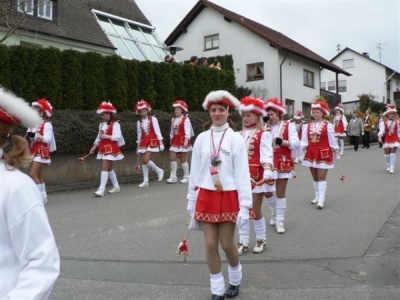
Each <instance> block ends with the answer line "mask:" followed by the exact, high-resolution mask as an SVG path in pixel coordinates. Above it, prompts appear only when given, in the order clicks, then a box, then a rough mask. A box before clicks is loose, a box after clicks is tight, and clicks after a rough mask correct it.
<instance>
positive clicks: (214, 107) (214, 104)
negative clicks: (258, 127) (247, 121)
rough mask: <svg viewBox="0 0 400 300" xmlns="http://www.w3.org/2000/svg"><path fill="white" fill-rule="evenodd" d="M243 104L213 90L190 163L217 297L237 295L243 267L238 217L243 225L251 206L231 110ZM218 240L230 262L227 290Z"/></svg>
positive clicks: (191, 199)
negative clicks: (203, 128) (238, 246)
mask: <svg viewBox="0 0 400 300" xmlns="http://www.w3.org/2000/svg"><path fill="white" fill-rule="evenodd" d="M239 105H240V102H239V100H238V99H236V98H235V97H234V96H232V95H231V94H230V93H229V92H227V91H213V92H210V93H209V94H208V95H207V96H206V98H205V100H204V102H203V108H204V109H205V110H208V112H209V115H210V118H211V121H210V122H209V123H208V125H209V126H208V128H207V129H208V130H206V131H204V132H202V133H200V134H199V136H198V137H197V139H196V142H195V143H194V145H193V153H192V162H191V166H192V170H196V172H191V173H190V178H189V190H188V196H187V198H188V205H187V210H188V211H189V213H190V215H191V216H192V218H194V219H195V220H197V221H199V222H200V223H201V226H202V230H203V234H204V240H205V248H206V260H207V265H208V269H209V271H210V284H211V293H212V297H211V299H214V300H219V299H225V297H226V298H235V297H236V296H237V295H238V294H239V285H240V283H241V279H242V266H241V264H240V261H239V254H238V251H237V249H236V246H235V242H234V234H235V222H236V224H237V225H238V227H239V229H240V228H241V227H242V226H244V224H246V223H248V222H249V218H250V216H249V209H250V208H251V205H252V198H251V184H250V174H249V165H248V159H247V149H246V145H245V142H244V140H243V138H242V136H241V135H240V134H239V133H237V132H234V131H233V129H232V128H231V126H233V123H232V120H230V113H231V110H234V109H238V108H239ZM219 245H221V246H222V249H223V251H224V252H225V255H226V259H227V261H228V274H229V287H228V289H227V290H226V292H225V280H224V277H223V275H222V271H221V257H220V255H219V250H218V249H219Z"/></svg>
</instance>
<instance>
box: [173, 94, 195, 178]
mask: <svg viewBox="0 0 400 300" xmlns="http://www.w3.org/2000/svg"><path fill="white" fill-rule="evenodd" d="M172 107H173V108H174V113H175V117H174V118H172V120H171V131H170V134H169V136H170V139H171V147H170V148H169V159H170V161H171V172H170V176H169V178H168V179H167V182H168V183H176V182H177V181H178V178H177V176H176V171H177V169H178V162H177V159H178V156H179V159H180V161H181V167H182V169H183V179H182V180H181V183H188V182H189V164H188V162H187V158H186V154H187V153H188V152H190V151H192V145H191V143H190V138H191V137H193V136H194V133H193V128H192V124H191V123H190V120H189V117H188V116H187V115H185V114H186V113H187V112H188V110H189V108H188V106H187V104H186V102H185V101H183V100H176V101H175V102H174V103H173V104H172Z"/></svg>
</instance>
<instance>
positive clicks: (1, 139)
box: [0, 121, 31, 169]
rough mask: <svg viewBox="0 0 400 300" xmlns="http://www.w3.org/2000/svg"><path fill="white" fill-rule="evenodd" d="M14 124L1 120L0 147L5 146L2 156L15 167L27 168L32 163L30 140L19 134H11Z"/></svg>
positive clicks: (11, 166) (10, 165)
mask: <svg viewBox="0 0 400 300" xmlns="http://www.w3.org/2000/svg"><path fill="white" fill-rule="evenodd" d="M11 133H12V126H11V125H9V124H7V123H5V122H3V121H0V148H3V151H4V154H3V157H1V158H2V159H3V160H4V161H5V162H6V164H7V165H8V166H9V167H10V168H9V169H14V168H20V167H22V168H26V167H29V165H30V163H31V154H30V152H29V147H28V142H27V141H26V140H25V139H24V138H22V137H20V136H17V135H11Z"/></svg>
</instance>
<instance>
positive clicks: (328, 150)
mask: <svg viewBox="0 0 400 300" xmlns="http://www.w3.org/2000/svg"><path fill="white" fill-rule="evenodd" d="M311 109H312V112H311V113H312V116H313V118H314V120H313V122H311V123H309V124H307V125H306V128H305V130H304V132H303V138H302V140H301V147H302V148H303V149H304V151H305V152H306V154H305V156H304V161H303V166H305V167H309V168H310V172H311V176H312V178H313V186H314V192H315V198H314V200H312V201H311V203H312V204H317V208H319V209H322V208H323V207H324V204H325V194H326V190H327V181H326V177H327V175H328V170H329V169H332V168H333V167H334V165H333V155H335V157H336V159H337V160H339V159H340V152H339V147H338V145H337V143H336V139H335V131H334V129H333V125H332V123H330V122H329V121H327V120H325V119H324V117H325V116H329V106H328V104H327V103H326V102H325V101H324V100H323V99H317V100H316V101H314V103H313V104H311Z"/></svg>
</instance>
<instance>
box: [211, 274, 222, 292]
mask: <svg viewBox="0 0 400 300" xmlns="http://www.w3.org/2000/svg"><path fill="white" fill-rule="evenodd" d="M210 287H211V294H213V295H218V296H223V295H225V280H224V276H222V272H220V273H218V274H210Z"/></svg>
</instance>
